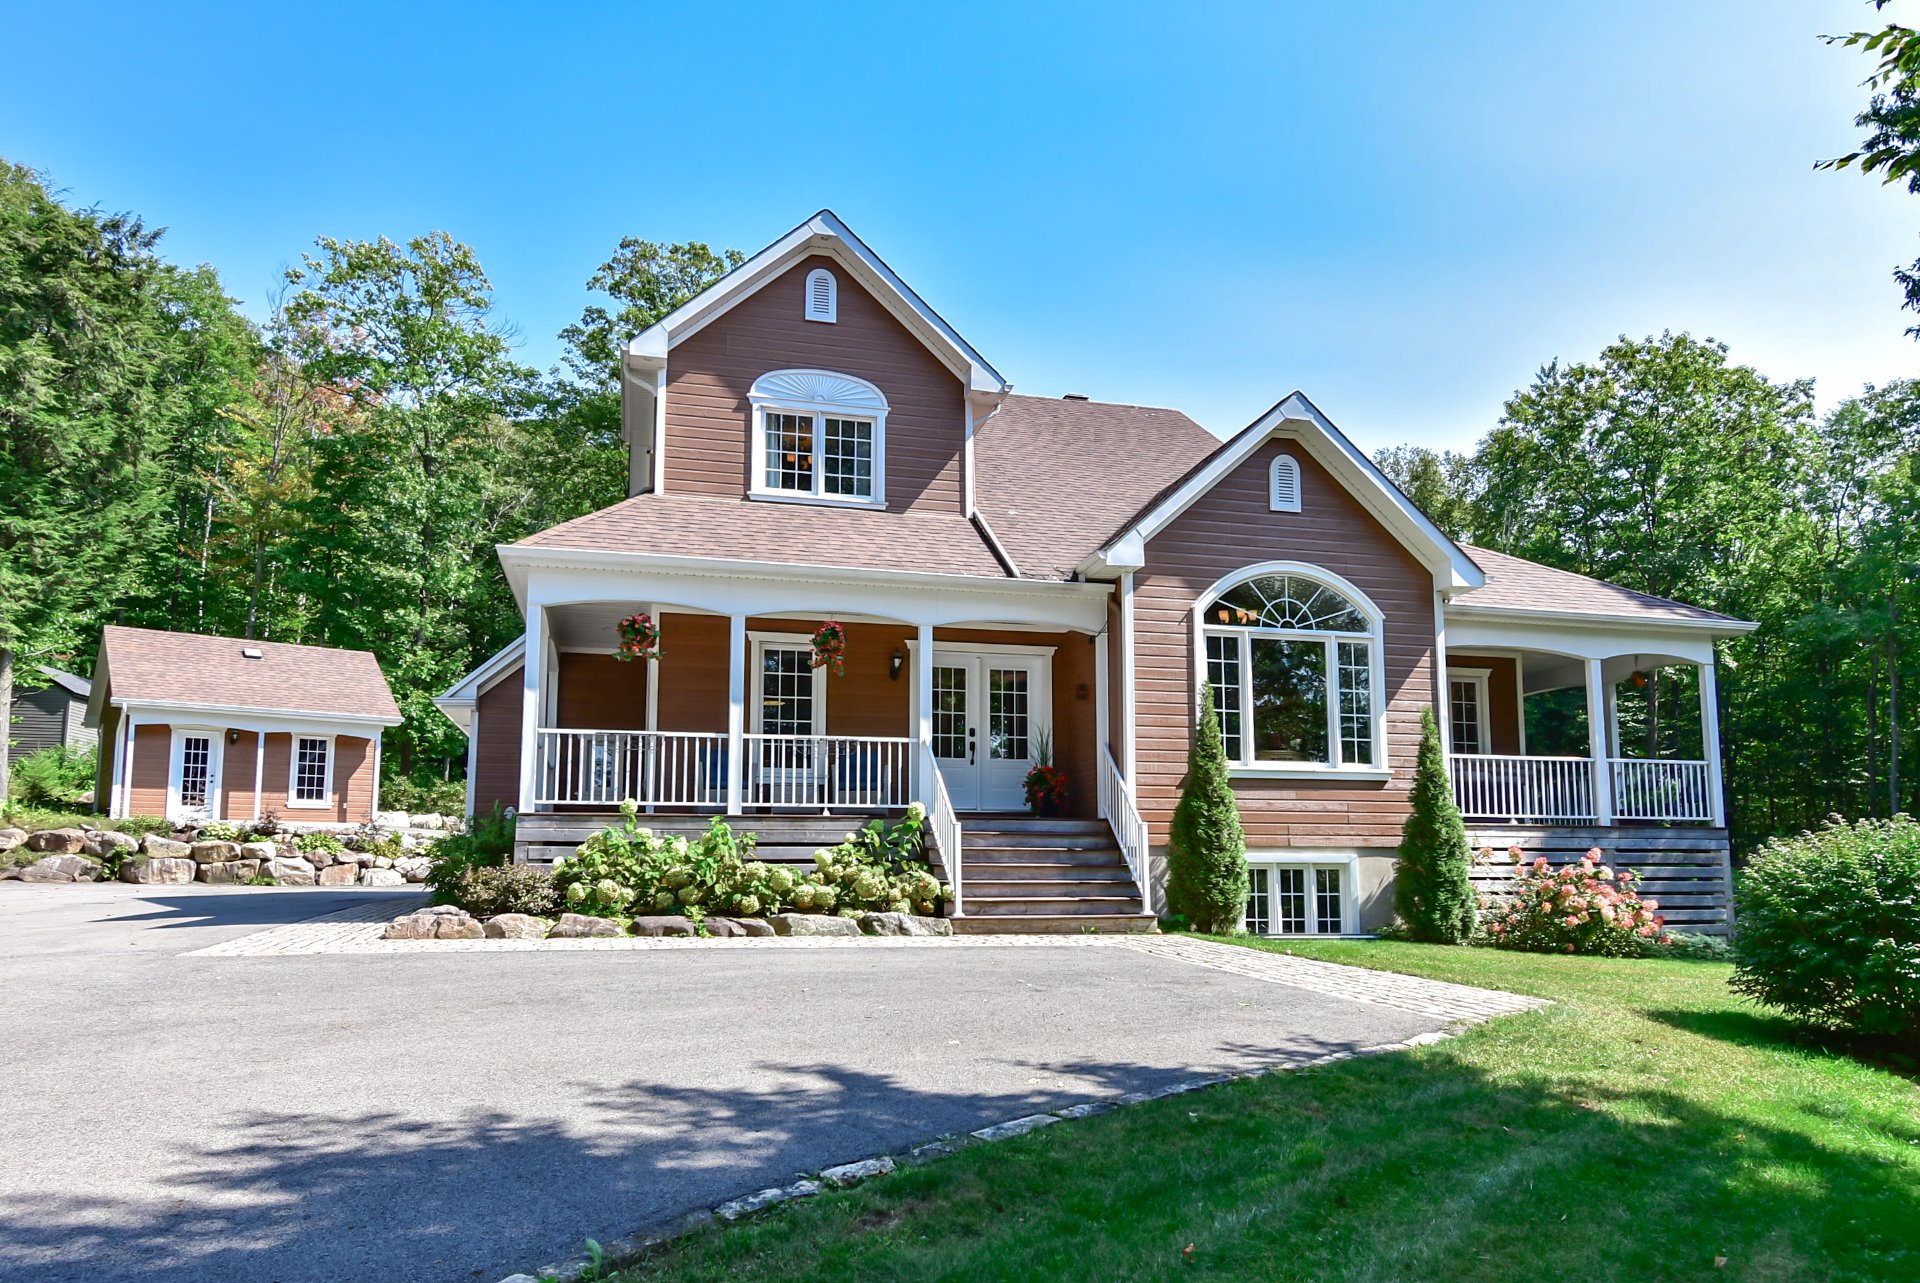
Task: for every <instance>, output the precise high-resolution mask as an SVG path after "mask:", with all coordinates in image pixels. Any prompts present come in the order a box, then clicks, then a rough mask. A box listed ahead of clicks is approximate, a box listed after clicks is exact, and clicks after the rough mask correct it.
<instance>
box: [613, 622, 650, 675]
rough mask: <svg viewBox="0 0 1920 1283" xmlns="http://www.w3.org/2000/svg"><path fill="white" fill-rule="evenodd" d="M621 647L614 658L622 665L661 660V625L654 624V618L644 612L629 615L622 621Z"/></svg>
mask: <svg viewBox="0 0 1920 1283" xmlns="http://www.w3.org/2000/svg"><path fill="white" fill-rule="evenodd" d="M618 627H619V629H620V645H619V646H618V648H616V649H615V650H614V652H613V657H614V658H615V659H617V660H620V661H621V662H622V663H627V662H630V661H632V660H636V659H658V658H660V625H658V624H656V623H654V622H653V616H652V615H649V614H647V613H646V612H644V611H642V612H641V613H639V614H635V615H628V616H627V617H626V618H625V619H623V620H621V621H620V623H619V625H618Z"/></svg>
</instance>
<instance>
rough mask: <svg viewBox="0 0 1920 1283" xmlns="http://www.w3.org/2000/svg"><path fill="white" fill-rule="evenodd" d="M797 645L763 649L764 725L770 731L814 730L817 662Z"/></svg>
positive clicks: (786, 732)
mask: <svg viewBox="0 0 1920 1283" xmlns="http://www.w3.org/2000/svg"><path fill="white" fill-rule="evenodd" d="M810 661H811V656H810V655H809V653H808V652H807V651H804V650H801V649H800V648H799V647H797V646H768V647H766V648H765V649H763V650H762V651H761V652H760V729H761V731H762V732H764V733H765V734H768V735H811V734H813V665H812V663H811V662H810Z"/></svg>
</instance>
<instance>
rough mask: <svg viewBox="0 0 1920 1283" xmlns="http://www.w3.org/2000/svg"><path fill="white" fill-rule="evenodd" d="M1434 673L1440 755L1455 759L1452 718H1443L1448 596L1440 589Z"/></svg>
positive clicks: (1435, 615)
mask: <svg viewBox="0 0 1920 1283" xmlns="http://www.w3.org/2000/svg"><path fill="white" fill-rule="evenodd" d="M1430 662H1431V664H1432V672H1433V691H1432V699H1433V720H1434V721H1435V722H1436V723H1438V724H1439V727H1440V755H1441V756H1442V757H1443V758H1444V759H1446V760H1448V761H1451V760H1452V759H1453V728H1452V727H1451V726H1450V725H1449V723H1450V722H1452V720H1453V719H1452V718H1450V717H1442V716H1441V713H1442V712H1443V711H1445V708H1446V701H1447V594H1446V593H1444V592H1442V591H1441V590H1439V589H1437V588H1436V589H1434V593H1433V659H1432V660H1431V661H1430Z"/></svg>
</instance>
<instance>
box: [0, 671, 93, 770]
mask: <svg viewBox="0 0 1920 1283" xmlns="http://www.w3.org/2000/svg"><path fill="white" fill-rule="evenodd" d="M39 671H40V675H41V676H42V677H44V678H46V685H44V686H39V687H35V688H34V689H32V690H21V689H20V688H19V687H15V688H14V692H13V726H12V727H11V728H10V729H9V730H8V732H7V737H10V738H11V739H12V740H13V745H12V747H11V748H9V749H8V750H7V756H8V758H9V759H10V760H11V761H15V762H17V761H19V760H20V759H21V758H23V757H26V756H27V755H28V754H30V753H38V752H39V751H40V750H41V749H43V748H56V747H65V748H92V747H93V745H94V741H95V739H96V735H95V732H94V730H93V728H92V727H90V726H88V725H87V697H88V695H89V694H90V693H91V692H92V690H93V685H92V683H90V682H89V681H87V679H86V678H84V677H75V676H74V675H73V674H72V673H63V672H61V671H60V670H59V669H57V668H48V667H47V666H46V665H45V664H41V665H40V666H39Z"/></svg>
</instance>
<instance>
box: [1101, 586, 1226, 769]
mask: <svg viewBox="0 0 1920 1283" xmlns="http://www.w3.org/2000/svg"><path fill="white" fill-rule="evenodd" d="M1120 662H1121V663H1122V664H1123V665H1125V667H1123V668H1122V669H1121V670H1120V732H1121V735H1122V736H1123V737H1124V738H1123V739H1122V741H1121V742H1122V744H1123V745H1124V746H1125V749H1126V752H1125V754H1124V756H1125V758H1126V760H1125V761H1124V762H1122V763H1120V769H1121V770H1123V771H1125V772H1126V776H1127V787H1128V788H1130V789H1132V790H1133V795H1134V797H1136V798H1138V797H1139V796H1140V785H1139V782H1138V781H1139V771H1138V769H1137V768H1138V764H1139V761H1140V753H1139V748H1138V741H1139V739H1140V736H1139V721H1138V719H1136V718H1135V716H1134V696H1133V680H1134V664H1133V572H1132V571H1131V570H1129V571H1127V572H1125V573H1124V574H1122V575H1121V576H1120ZM1200 671H1201V672H1203V673H1204V672H1205V671H1206V666H1205V664H1204V663H1202V665H1201V667H1200ZM1199 696H1200V692H1199V691H1195V692H1193V697H1194V701H1195V704H1196V705H1197V702H1198V700H1199Z"/></svg>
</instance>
